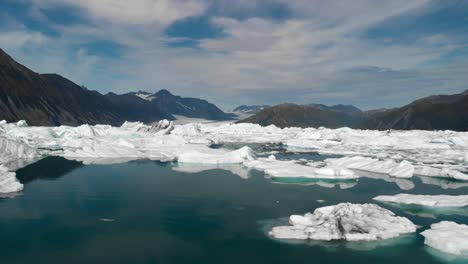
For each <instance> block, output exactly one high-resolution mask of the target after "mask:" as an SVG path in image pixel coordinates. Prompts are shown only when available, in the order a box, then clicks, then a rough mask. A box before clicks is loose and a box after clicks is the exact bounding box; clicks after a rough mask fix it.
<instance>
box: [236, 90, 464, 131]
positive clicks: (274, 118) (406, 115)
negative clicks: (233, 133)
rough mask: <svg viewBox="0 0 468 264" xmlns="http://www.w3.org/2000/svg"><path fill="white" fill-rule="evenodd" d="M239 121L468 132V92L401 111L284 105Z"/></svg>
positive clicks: (428, 100)
mask: <svg viewBox="0 0 468 264" xmlns="http://www.w3.org/2000/svg"><path fill="white" fill-rule="evenodd" d="M239 122H241V123H255V124H260V125H262V126H268V125H276V126H278V127H319V126H324V127H329V128H337V127H351V128H362V129H377V130H385V129H402V130H407V129H421V130H455V131H468V90H467V91H465V92H463V93H460V94H454V95H435V96H429V97H426V98H422V99H419V100H416V101H414V102H412V103H410V104H408V105H405V106H403V107H399V108H393V109H379V110H371V111H365V112H363V111H361V110H360V109H358V108H356V107H354V106H348V105H336V106H324V105H319V104H311V105H296V104H281V105H277V106H273V107H270V108H268V109H265V110H263V111H260V112H259V113H257V114H256V115H253V116H251V117H248V118H246V119H244V120H242V121H239Z"/></svg>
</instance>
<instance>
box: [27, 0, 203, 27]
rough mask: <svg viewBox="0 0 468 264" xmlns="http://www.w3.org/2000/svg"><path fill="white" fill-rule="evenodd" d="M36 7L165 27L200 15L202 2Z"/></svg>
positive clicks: (56, 0) (147, 0) (55, 1)
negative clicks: (76, 10)
mask: <svg viewBox="0 0 468 264" xmlns="http://www.w3.org/2000/svg"><path fill="white" fill-rule="evenodd" d="M35 3H36V4H37V5H39V6H48V5H73V6H77V7H80V8H83V9H84V10H87V11H88V12H89V13H90V14H91V15H92V16H94V17H96V18H104V19H107V20H109V21H111V22H115V23H130V24H153V23H156V24H161V25H169V24H171V23H173V22H174V21H177V20H179V19H183V18H186V17H191V16H197V15H201V14H202V13H203V12H204V11H205V10H206V8H207V7H208V3H207V2H205V1H204V0H79V1H77V0H38V1H36V2H35Z"/></svg>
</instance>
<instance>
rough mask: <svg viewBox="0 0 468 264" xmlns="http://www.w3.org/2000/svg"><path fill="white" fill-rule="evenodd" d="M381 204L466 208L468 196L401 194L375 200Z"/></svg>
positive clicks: (383, 196) (379, 197)
mask: <svg viewBox="0 0 468 264" xmlns="http://www.w3.org/2000/svg"><path fill="white" fill-rule="evenodd" d="M373 199H374V200H376V201H380V202H389V203H397V204H408V205H421V206H427V207H465V206H468V195H416V194H406V193H400V194H397V195H393V196H390V195H380V196H377V197H374V198H373Z"/></svg>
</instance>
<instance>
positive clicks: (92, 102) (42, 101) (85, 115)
mask: <svg viewBox="0 0 468 264" xmlns="http://www.w3.org/2000/svg"><path fill="white" fill-rule="evenodd" d="M3 119H4V120H7V121H9V122H13V121H18V120H26V121H27V122H28V123H29V124H30V125H48V126H53V125H60V124H63V125H79V124H84V123H86V124H98V123H100V124H101V123H102V124H113V125H117V124H119V123H121V122H122V120H121V118H120V117H119V115H118V113H117V111H116V108H115V106H114V105H113V104H112V103H110V102H109V101H108V100H107V99H106V98H104V96H103V95H101V94H100V93H98V92H95V91H89V90H87V89H85V88H83V87H80V86H78V85H76V84H74V83H73V82H71V81H69V80H67V79H65V78H63V77H62V76H60V75H56V74H38V73H35V72H33V71H31V70H30V69H28V68H26V67H25V66H23V65H21V64H19V63H17V62H16V61H14V60H13V59H12V58H11V57H10V56H9V55H8V54H6V53H5V52H4V51H3V50H1V49H0V120H3Z"/></svg>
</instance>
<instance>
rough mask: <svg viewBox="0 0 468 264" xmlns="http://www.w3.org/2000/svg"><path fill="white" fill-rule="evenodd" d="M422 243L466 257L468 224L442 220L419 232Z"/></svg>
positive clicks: (467, 252)
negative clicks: (422, 237) (421, 236)
mask: <svg viewBox="0 0 468 264" xmlns="http://www.w3.org/2000/svg"><path fill="white" fill-rule="evenodd" d="M421 235H423V236H424V243H425V244H426V245H428V246H430V247H432V248H435V249H438V250H440V251H442V252H445V253H449V254H454V255H462V256H466V257H468V225H462V224H457V223H455V222H450V221H442V222H439V223H436V224H432V225H431V229H428V230H425V231H424V232H421Z"/></svg>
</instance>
